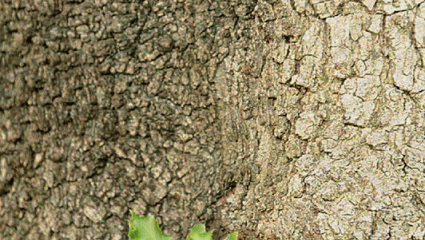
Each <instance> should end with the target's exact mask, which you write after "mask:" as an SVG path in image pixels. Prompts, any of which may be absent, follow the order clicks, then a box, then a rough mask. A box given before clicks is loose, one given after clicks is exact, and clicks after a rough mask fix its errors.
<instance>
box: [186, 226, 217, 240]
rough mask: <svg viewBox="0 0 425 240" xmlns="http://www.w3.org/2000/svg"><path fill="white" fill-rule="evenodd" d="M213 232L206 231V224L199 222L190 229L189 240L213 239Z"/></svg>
mask: <svg viewBox="0 0 425 240" xmlns="http://www.w3.org/2000/svg"><path fill="white" fill-rule="evenodd" d="M212 232H213V230H211V231H209V232H205V225H204V224H199V225H196V226H194V227H192V228H191V229H190V232H189V235H187V240H212Z"/></svg>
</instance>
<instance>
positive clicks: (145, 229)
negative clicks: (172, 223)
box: [128, 210, 172, 240]
mask: <svg viewBox="0 0 425 240" xmlns="http://www.w3.org/2000/svg"><path fill="white" fill-rule="evenodd" d="M130 213H131V218H130V221H129V222H128V224H129V226H130V229H129V232H128V237H129V238H130V240H172V237H171V236H166V235H164V233H163V232H162V231H161V229H160V228H159V224H158V222H157V221H156V220H155V218H154V217H152V216H148V217H144V216H140V215H139V214H137V213H136V212H134V211H133V210H131V211H130Z"/></svg>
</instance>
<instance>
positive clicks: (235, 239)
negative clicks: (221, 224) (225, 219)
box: [226, 232, 238, 240]
mask: <svg viewBox="0 0 425 240" xmlns="http://www.w3.org/2000/svg"><path fill="white" fill-rule="evenodd" d="M226 240H238V232H232V233H231V234H230V235H229V236H227V238H226Z"/></svg>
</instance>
